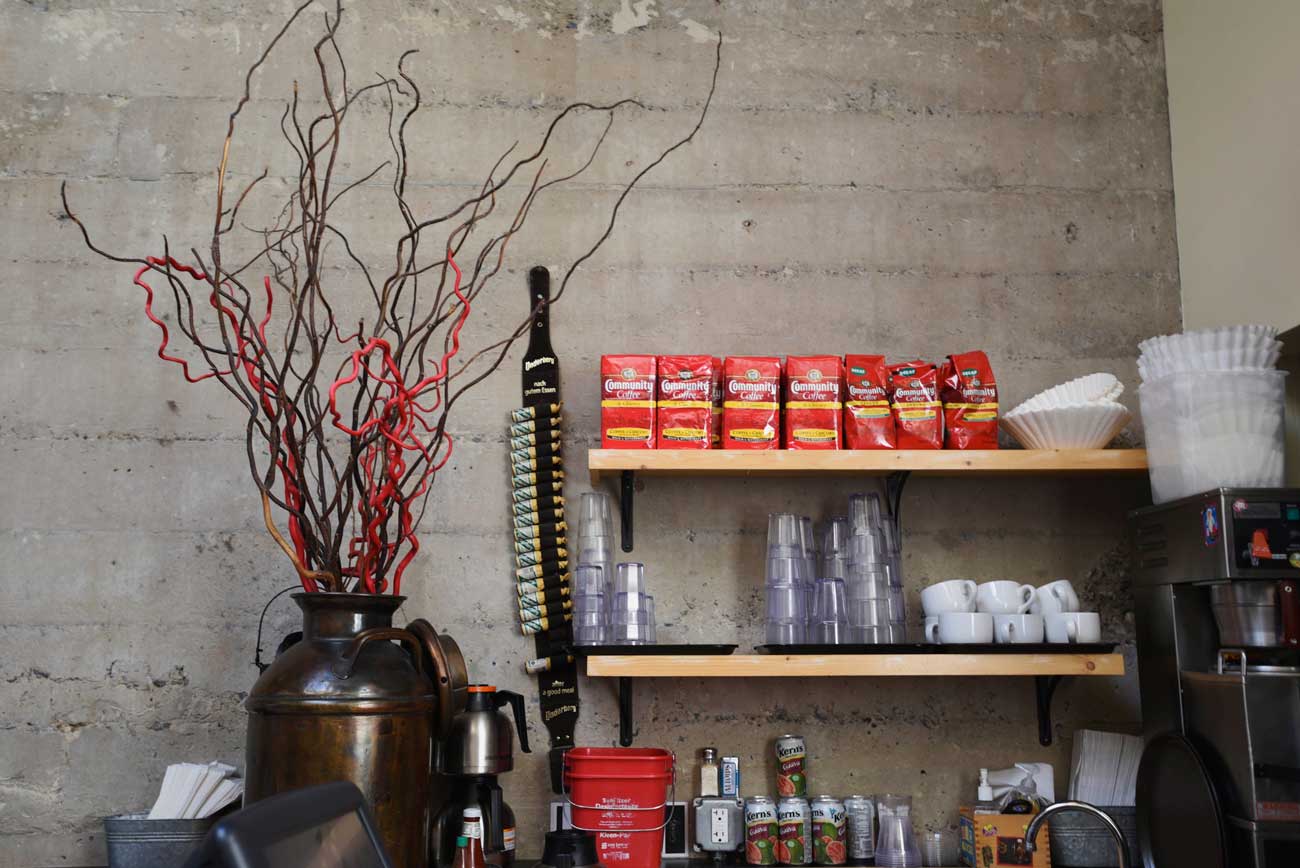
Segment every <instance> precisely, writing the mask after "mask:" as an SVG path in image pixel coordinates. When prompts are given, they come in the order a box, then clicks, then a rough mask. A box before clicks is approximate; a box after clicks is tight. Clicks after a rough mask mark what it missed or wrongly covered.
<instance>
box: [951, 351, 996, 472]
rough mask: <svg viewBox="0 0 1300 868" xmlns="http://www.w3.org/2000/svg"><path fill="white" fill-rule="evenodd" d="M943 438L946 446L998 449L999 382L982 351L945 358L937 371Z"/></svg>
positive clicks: (953, 447) (952, 447)
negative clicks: (941, 402) (941, 403)
mask: <svg viewBox="0 0 1300 868" xmlns="http://www.w3.org/2000/svg"><path fill="white" fill-rule="evenodd" d="M939 379H940V387H939V397H940V400H942V401H943V431H944V434H943V439H944V445H945V446H946V447H947V448H949V449H997V448H998V384H997V381H996V380H994V379H993V366H992V365H990V364H989V357H988V356H986V355H985V354H984V353H983V352H982V351H981V350H972V351H971V352H969V353H956V354H954V355H951V356H949V357H948V360H947V361H946V362H944V363H943V367H942V368H941V369H940V371H939Z"/></svg>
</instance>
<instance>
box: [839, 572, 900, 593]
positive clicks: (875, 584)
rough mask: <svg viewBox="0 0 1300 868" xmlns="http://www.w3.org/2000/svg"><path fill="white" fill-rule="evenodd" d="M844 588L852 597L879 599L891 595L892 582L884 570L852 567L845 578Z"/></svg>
mask: <svg viewBox="0 0 1300 868" xmlns="http://www.w3.org/2000/svg"><path fill="white" fill-rule="evenodd" d="M844 589H845V592H846V593H847V594H848V596H849V598H850V599H854V600H877V599H885V598H887V597H888V596H889V590H890V584H889V579H888V578H887V577H886V575H885V572H884V570H881V569H874V570H854V569H850V570H849V574H848V576H847V577H846V578H845V579H844Z"/></svg>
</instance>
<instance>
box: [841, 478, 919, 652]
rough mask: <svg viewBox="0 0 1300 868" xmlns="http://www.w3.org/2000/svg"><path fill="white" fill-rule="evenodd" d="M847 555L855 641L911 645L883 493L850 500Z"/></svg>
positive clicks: (894, 540)
mask: <svg viewBox="0 0 1300 868" xmlns="http://www.w3.org/2000/svg"><path fill="white" fill-rule="evenodd" d="M848 551H849V560H848V572H847V575H846V576H845V580H844V586H845V593H846V595H847V600H848V618H849V634H850V637H851V638H850V641H852V642H853V643H855V644H867V645H887V644H895V643H900V642H904V641H906V628H905V624H906V623H907V612H906V610H905V606H904V598H903V577H902V573H901V570H900V569H899V567H900V564H901V558H900V552H899V550H898V545H897V537H896V536H895V534H894V528H893V522H892V520H891V519H890V518H889V517H888V516H887V515H886V514H885V512H884V510H883V509H882V506H881V501H880V495H878V494H874V493H873V494H855V495H853V496H851V497H850V498H849V539H848Z"/></svg>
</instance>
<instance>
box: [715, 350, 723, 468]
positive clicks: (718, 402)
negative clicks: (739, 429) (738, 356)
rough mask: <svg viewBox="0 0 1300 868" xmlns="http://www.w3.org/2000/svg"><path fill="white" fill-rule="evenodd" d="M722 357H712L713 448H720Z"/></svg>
mask: <svg viewBox="0 0 1300 868" xmlns="http://www.w3.org/2000/svg"><path fill="white" fill-rule="evenodd" d="M722 400H723V398H722V359H720V358H718V357H717V356H714V357H713V431H712V433H713V448H714V449H721V448H722Z"/></svg>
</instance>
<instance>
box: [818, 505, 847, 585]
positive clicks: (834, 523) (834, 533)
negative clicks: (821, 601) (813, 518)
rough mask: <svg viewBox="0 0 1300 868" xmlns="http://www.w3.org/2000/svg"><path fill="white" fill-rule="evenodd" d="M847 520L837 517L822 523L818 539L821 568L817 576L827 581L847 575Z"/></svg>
mask: <svg viewBox="0 0 1300 868" xmlns="http://www.w3.org/2000/svg"><path fill="white" fill-rule="evenodd" d="M849 535H850V534H849V518H848V516H846V515H837V516H834V517H833V518H831V519H830V520H829V521H825V522H822V525H821V528H820V533H819V535H818V539H819V540H820V542H821V568H820V569H819V570H818V571H817V575H818V576H820V577H823V578H827V579H843V578H847V577H848V574H849Z"/></svg>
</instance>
